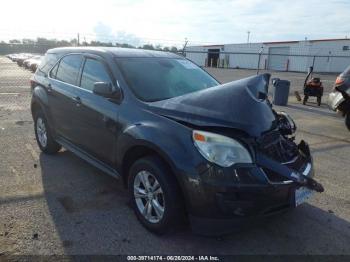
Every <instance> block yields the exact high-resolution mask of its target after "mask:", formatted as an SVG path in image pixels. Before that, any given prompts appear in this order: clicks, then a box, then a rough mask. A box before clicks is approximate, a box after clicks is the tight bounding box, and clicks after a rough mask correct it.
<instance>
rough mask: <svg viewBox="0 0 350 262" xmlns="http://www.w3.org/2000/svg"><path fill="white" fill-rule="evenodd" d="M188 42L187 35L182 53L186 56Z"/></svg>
mask: <svg viewBox="0 0 350 262" xmlns="http://www.w3.org/2000/svg"><path fill="white" fill-rule="evenodd" d="M187 43H188V40H187V37H186V38H185V44H184V47H183V48H182V55H183V56H185V49H186V46H187Z"/></svg>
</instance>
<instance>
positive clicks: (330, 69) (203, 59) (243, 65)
mask: <svg viewBox="0 0 350 262" xmlns="http://www.w3.org/2000/svg"><path fill="white" fill-rule="evenodd" d="M280 51H283V50H280ZM184 54H185V56H186V57H187V58H188V59H190V60H192V61H193V62H195V63H196V64H198V65H199V66H202V67H217V68H234V69H256V70H258V69H262V70H272V71H284V72H307V71H308V68H309V67H311V66H312V67H313V69H314V72H318V73H340V72H342V71H343V70H344V69H345V68H346V67H347V66H348V65H350V55H348V56H345V55H332V54H328V55H310V54H296V53H292V54H290V53H283V52H280V53H278V50H276V52H275V53H267V52H243V51H242V52H225V51H221V50H220V49H216V50H213V51H195V50H186V51H185V52H184Z"/></svg>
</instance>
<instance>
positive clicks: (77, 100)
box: [73, 96, 81, 106]
mask: <svg viewBox="0 0 350 262" xmlns="http://www.w3.org/2000/svg"><path fill="white" fill-rule="evenodd" d="M73 100H74V101H75V103H77V106H80V104H81V99H80V97H79V96H74V97H73Z"/></svg>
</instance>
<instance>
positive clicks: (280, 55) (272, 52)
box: [268, 47, 290, 71]
mask: <svg viewBox="0 0 350 262" xmlns="http://www.w3.org/2000/svg"><path fill="white" fill-rule="evenodd" d="M289 49H290V47H270V48H269V64H268V66H269V69H270V70H278V71H285V70H286V67H287V61H288V55H289Z"/></svg>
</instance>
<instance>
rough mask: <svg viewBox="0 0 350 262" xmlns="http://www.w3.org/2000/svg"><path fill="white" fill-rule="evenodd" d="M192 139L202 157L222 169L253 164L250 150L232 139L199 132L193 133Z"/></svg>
mask: <svg viewBox="0 0 350 262" xmlns="http://www.w3.org/2000/svg"><path fill="white" fill-rule="evenodd" d="M192 137H193V141H194V144H195V146H196V147H197V149H198V151H199V152H200V153H201V155H202V156H203V157H204V158H205V159H207V160H208V161H210V162H212V163H215V164H217V165H219V166H222V167H229V166H232V165H233V164H237V163H252V158H251V156H250V154H249V152H248V150H247V149H246V148H245V147H244V146H242V145H241V144H240V143H239V142H238V141H236V140H234V139H232V138H229V137H226V136H222V135H218V134H213V133H210V132H204V131H197V130H194V131H193V133H192Z"/></svg>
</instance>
